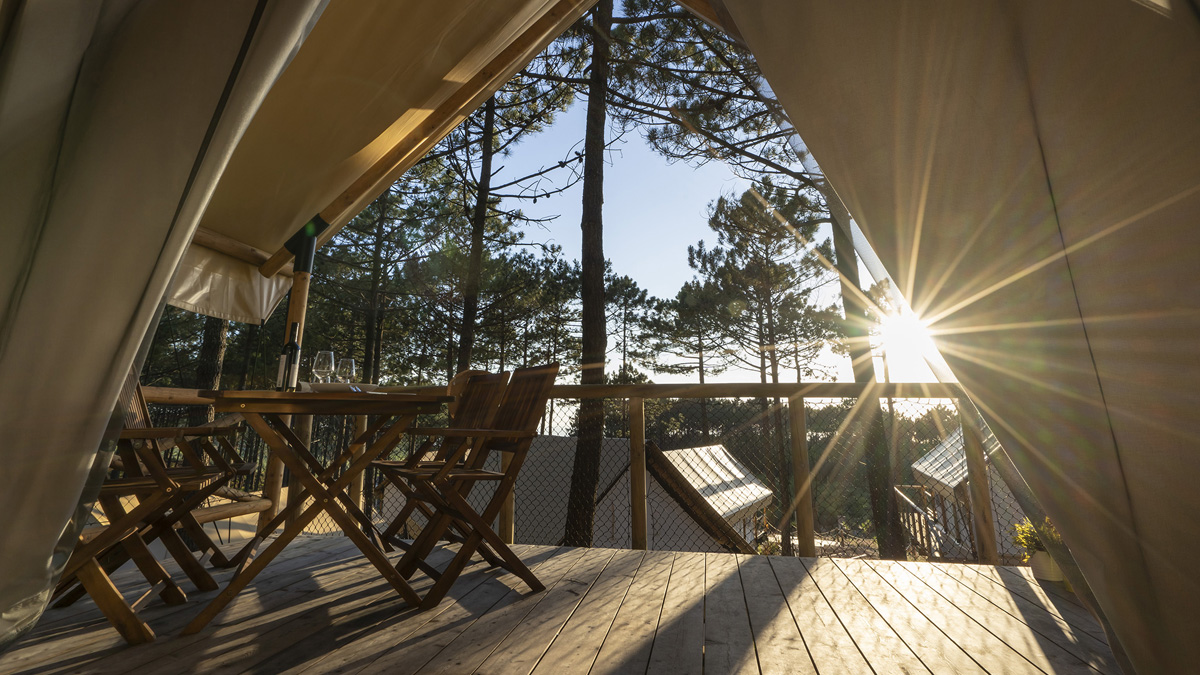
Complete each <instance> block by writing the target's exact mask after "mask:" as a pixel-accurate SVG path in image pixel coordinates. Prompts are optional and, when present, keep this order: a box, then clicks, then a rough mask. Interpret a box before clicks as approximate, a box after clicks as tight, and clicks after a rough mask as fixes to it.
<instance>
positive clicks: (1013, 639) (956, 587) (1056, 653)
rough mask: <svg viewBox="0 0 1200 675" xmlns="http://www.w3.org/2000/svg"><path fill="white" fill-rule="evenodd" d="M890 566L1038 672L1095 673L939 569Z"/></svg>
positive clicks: (897, 563) (899, 564)
mask: <svg viewBox="0 0 1200 675" xmlns="http://www.w3.org/2000/svg"><path fill="white" fill-rule="evenodd" d="M891 564H892V565H894V566H895V567H897V568H899V569H902V570H904V571H905V572H906V573H908V574H909V575H911V576H913V577H916V578H918V579H920V581H921V583H923V584H925V585H926V586H928V587H929V588H931V589H933V591H934V592H935V593H937V595H938V596H940V597H941V598H942V599H943V602H942V603H941V604H947V603H949V604H953V605H954V606H955V607H957V608H958V609H959V610H960V611H962V612H963V613H964V614H966V615H967V616H969V617H971V619H972V620H974V621H975V622H976V623H978V624H979V625H981V626H984V627H985V628H986V629H987V630H988V632H990V633H991V634H992V635H995V636H996V637H997V638H999V639H1000V640H1002V641H1003V642H1004V643H1005V644H1006V645H1008V646H1009V647H1010V648H1011V649H1012V650H1013V651H1016V652H1018V653H1020V654H1021V656H1023V657H1025V659H1027V660H1028V661H1029V662H1031V663H1032V664H1033V665H1035V666H1037V667H1038V668H1039V669H1041V670H1043V671H1045V672H1050V673H1094V671H1093V670H1092V669H1091V668H1090V667H1088V665H1087V664H1086V663H1084V662H1083V661H1082V660H1080V659H1079V658H1078V657H1076V656H1074V655H1073V654H1071V653H1070V652H1067V651H1066V650H1064V649H1063V648H1061V647H1059V646H1058V645H1056V644H1054V643H1053V642H1051V641H1050V640H1048V639H1046V638H1045V637H1043V636H1041V635H1038V634H1037V633H1034V632H1033V631H1031V630H1030V629H1029V627H1028V626H1026V625H1025V624H1023V623H1021V622H1020V621H1018V620H1016V619H1014V618H1013V617H1011V616H1009V615H1008V614H1005V613H1004V612H1001V611H997V609H996V607H995V605H993V604H991V603H990V602H988V601H987V600H985V599H984V598H983V597H981V596H980V595H979V594H977V593H975V592H973V591H972V590H971V589H969V588H967V587H966V586H963V585H962V584H960V583H958V582H957V581H955V580H954V579H953V578H951V577H949V576H948V575H946V574H942V573H941V572H938V571H937V569H936V566H935V567H928V566H925V567H921V566H918V567H912V563H907V562H895V563H891ZM931 601H932V602H935V603H936V602H938V601H937V599H936V598H931Z"/></svg>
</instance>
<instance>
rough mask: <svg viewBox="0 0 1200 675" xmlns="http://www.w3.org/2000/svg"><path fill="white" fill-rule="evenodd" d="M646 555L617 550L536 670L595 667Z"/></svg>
mask: <svg viewBox="0 0 1200 675" xmlns="http://www.w3.org/2000/svg"><path fill="white" fill-rule="evenodd" d="M645 556H646V553H645V551H617V553H616V555H614V556H613V558H612V560H611V561H609V563H608V565H606V566H605V567H604V571H603V572H601V573H600V576H599V577H598V578H597V579H596V583H594V584H592V587H591V588H589V589H588V592H587V595H586V596H584V598H583V600H582V601H581V602H580V603H579V607H577V608H576V609H575V611H574V612H572V613H571V618H570V620H569V621H567V623H566V624H565V625H564V626H563V627H562V630H560V631H559V632H558V636H557V637H555V638H554V642H553V643H551V645H550V648H549V649H547V650H546V653H545V654H544V655H543V656H542V659H541V661H539V662H538V665H537V666H536V667H534V669H533V672H534V673H538V674H542V675H554V674H555V673H585V674H586V673H587V672H588V671H590V670H591V669H592V664H593V663H595V662H596V657H597V656H598V655H599V654H600V647H601V646H602V645H603V644H604V638H605V637H607V636H608V631H609V629H610V628H611V627H612V624H613V621H614V620H616V618H617V611H618V610H620V609H621V603H623V602H624V601H625V597H626V595H628V593H629V587H630V585H631V584H632V583H633V579H634V576H635V575H636V574H637V571H638V568H639V567H641V564H642V560H643V558H645Z"/></svg>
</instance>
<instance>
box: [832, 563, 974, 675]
mask: <svg viewBox="0 0 1200 675" xmlns="http://www.w3.org/2000/svg"><path fill="white" fill-rule="evenodd" d="M834 564H836V565H837V566H838V568H839V569H841V570H842V573H843V574H845V575H846V578H848V579H849V580H850V583H852V584H854V586H855V588H857V589H858V591H859V592H860V593H862V595H863V597H865V598H867V601H868V602H870V603H871V606H872V607H873V608H875V611H876V612H879V615H880V616H882V617H883V619H884V620H885V621H887V622H888V625H889V626H891V628H892V630H894V631H896V634H897V635H899V636H900V639H902V640H904V644H906V645H908V648H909V649H911V650H913V652H914V653H915V654H916V655H917V658H919V659H921V663H923V664H925V667H926V668H928V669H929V670H931V671H932V672H934V673H985V672H987V671H985V670H984V669H983V668H982V667H981V666H980V665H979V664H978V663H976V662H975V661H974V660H973V659H972V658H971V657H970V656H969V655H968V654H967V653H966V652H965V651H963V649H962V648H961V647H959V645H958V644H957V643H955V642H954V640H951V639H950V638H949V637H947V636H946V635H945V634H944V633H942V631H941V630H939V629H938V627H937V626H936V625H934V623H933V622H931V621H930V620H929V618H928V617H926V616H925V615H924V614H921V612H920V609H919V608H918V607H914V606H913V605H912V603H910V602H909V601H908V600H906V599H905V598H904V596H903V595H901V594H900V593H898V592H896V589H894V588H892V587H891V586H889V585H888V584H887V582H885V581H884V580H883V579H882V578H881V577H880V576H879V575H878V574H876V573H875V570H874V569H872V568H871V566H870V565H869V564H868V563H866V562H864V561H862V560H835V561H834Z"/></svg>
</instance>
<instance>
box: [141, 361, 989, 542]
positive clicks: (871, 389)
mask: <svg viewBox="0 0 1200 675" xmlns="http://www.w3.org/2000/svg"><path fill="white" fill-rule="evenodd" d="M380 390H381V391H389V392H414V393H417V392H420V393H442V392H444V391H445V387H444V386H424V387H381V388H380ZM142 391H143V394H144V395H145V397H146V400H147V402H149V403H160V404H177V405H204V404H207V403H210V402H211V400H212V396H213V393H212V392H210V391H205V390H200V389H175V388H166V387H143V388H142ZM867 396H869V397H875V398H880V399H883V398H888V397H892V398H950V399H962V398H963V392H962V390H961V389H960V388H959V387H958V386H957V385H953V384H942V383H870V384H857V383H853V382H804V383H779V384H761V383H725V382H722V383H711V384H626V385H579V384H560V385H556V386H555V387H554V389H553V390H551V397H552V398H556V399H585V398H587V399H596V398H601V399H626V400H628V405H629V426H630V428H629V434H630V444H629V446H630V469H629V470H630V515H631V518H632V519H633V522H632V531H633V547H634V548H635V549H641V550H645V549H646V548H647V545H648V530H649V527H648V523H649V520H648V515H649V514H648V513H647V501H646V499H647V487H648V486H647V484H648V479H647V471H646V416H645V406H644V404H645V400H646V399H668V398H762V397H766V398H781V399H787V401H788V403H789V406H788V411H789V420H790V423H791V428H792V429H793V430H795V431H793V433H792V434H791V439H790V443H789V445H790V451H791V455H792V471H793V475H792V480H793V484H794V485H795V486H796V492H797V494H796V496H795V497H794V499H793V502H794V503H793V505H791V506H792V507H793V508H792V514H793V515H791V516H789V518H790V517H794V518H795V525H796V533H797V536H798V541H799V549H798V550H797V552H796V553H797V554H798V555H801V556H807V557H812V556H815V555H816V540H815V537H814V529H813V527H814V522H813V521H814V518H813V505H812V489H811V487H812V478H811V476H810V475H809V457H808V438H807V433H805V430H806V428H807V425H806V420H805V413H804V405H803V402H804V399H806V398H812V399H819V398H862V397H867ZM969 409H970V406H969V405H966V406H960V410H969ZM960 417H961V419H962V423H963V430H964V432H965V433H964V435H965V438H966V443H965V451H966V456H967V474H968V483H969V485H970V497H971V507H972V508H971V512H972V515H973V518H974V521H975V522H974V525H975V531H976V532H978V533H981V536H979V537H978V541H977V546H978V552H979V561H980V562H981V563H985V564H997V563H998V561H999V556H998V549H997V543H996V536H995V528H994V527H993V525H992V523H993V520H992V518H993V516H992V508H991V498H990V496H991V492H990V488H989V486H988V476H987V465H986V461H985V459H984V451H983V436H982V433H981V430H980V429H979V428H978V425H977V424H976V423H975V422H974V421H973V420H972V419H970V418H969V416H965V415H960ZM796 431H799V432H800V433H796ZM264 496H266V497H268V498H269V495H264ZM277 497H278V495H276V498H277ZM512 509H513V505H512V500H509V504H508V505H507V506H506V508H505V509H504V510H503V511H502V513H501V515H500V529H501V536H503V537H505V539H506V540H508V541H509V542H511V541H512V536H513V515H514V514H513V510H512Z"/></svg>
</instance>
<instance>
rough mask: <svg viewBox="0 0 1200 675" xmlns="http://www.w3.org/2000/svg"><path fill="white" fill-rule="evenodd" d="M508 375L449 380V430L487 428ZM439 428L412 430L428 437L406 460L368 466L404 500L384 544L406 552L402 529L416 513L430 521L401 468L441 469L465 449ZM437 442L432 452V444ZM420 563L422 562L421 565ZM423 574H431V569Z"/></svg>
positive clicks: (468, 374)
mask: <svg viewBox="0 0 1200 675" xmlns="http://www.w3.org/2000/svg"><path fill="white" fill-rule="evenodd" d="M508 378H509V373H497V374H491V373H488V372H487V371H482V370H464V371H463V372H461V373H459V374H458V375H456V376H455V377H454V379H452V380H451V381H450V385H449V386H448V387H447V388H446V393H447V394H448V395H450V396H454V397H455V402H454V404H452V405H451V406H450V410H449V413H450V423H449V428H450V429H487V428H489V427H491V425H492V423H493V421H494V419H495V417H496V413H497V412H498V410H499V407H500V400H501V398H502V397H503V396H504V388H505V386H506V385H507V384H508ZM446 431H447V430H446V429H441V428H420V427H419V428H413V429H410V430H409V433H411V434H414V435H426V436H429V438H428V440H426V441H425V442H424V443H422V444H421V446H420V447H419V448H417V449H416V450H415V451H414V452H412V453H411V454H410V455H409V457H408V459H406V460H403V461H395V460H376V461H374V462H372V463H371V465H372V466H374V467H375V468H376V470H378V471H379V472H380V473H381V474H382V475H383V477H384V478H385V479H386V480H387V481H388V483H389V484H390V485H392V486H394V487H395V488H396V489H397V491H399V492H400V494H401V495H402V496H403V497H404V505H403V506H402V507H401V509H400V512H399V513H398V514H397V515H396V517H395V518H393V519H392V522H391V523H390V524H389V525H388V526H387V528H386V529H384V530H383V532H382V533H381V537H382V539H383V540H384V541H387V542H388V543H390V544H392V545H394V546H396V547H398V548H402V549H405V550H407V549H408V548H409V547H410V544H409V543H408V542H407V541H405V540H404V539H401V538H400V537H399V535H400V533H401V531H402V530H403V529H404V526H405V525H406V524H407V523H408V522H409V520H410V519H411V518H412V517H413V516H414V515H416V514H418V513H419V514H420V515H421V516H422V517H423V518H424V520H425V522H426V523H428V522H430V520H431V519H432V518H433V515H434V512H433V510H432V509H431V508H430V507H429V506H428V505H427V504H426V503H425V502H423V501H421V500H420V499H419V498H416V494H415V491H414V490H413V488H412V487H411V486H410V485H409V483H408V480H407V479H406V478H404V476H403V475H401V473H400V471H401V470H404V469H409V470H412V469H418V468H424V469H429V468H431V467H437V468H440V467H442V466H443V465H444V464H445V463H446V462H447V461H448V460H450V459H451V458H454V457H461V455H462V454H463V453H464V452H465V451H467V450H468V448H467V447H466V446H467V445H468V444H469V443H471V441H472V440H473V439H472V438H469V437H467V436H464V435H461V434H460V433H458V432H451V433H449V434H447V433H446ZM439 440H440V443H438V444H437V447H436V449H435V443H437V441H439ZM448 534H449V536H451V538H454V539H456V540H461V539H462V537H463V536H465V533H463V532H461V531H458V532H452V533H448ZM481 552H482V555H484V557H485V558H488V559H489V561H491V560H495V561H497V562H498V559H497V558H495V557H494V556H491V555H490V553H491V552H490V551H486V550H481ZM421 564H422V565H423V564H424V563H423V562H422V563H421ZM426 571H427V572H430V571H435V570H433V568H429V569H428V570H426Z"/></svg>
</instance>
